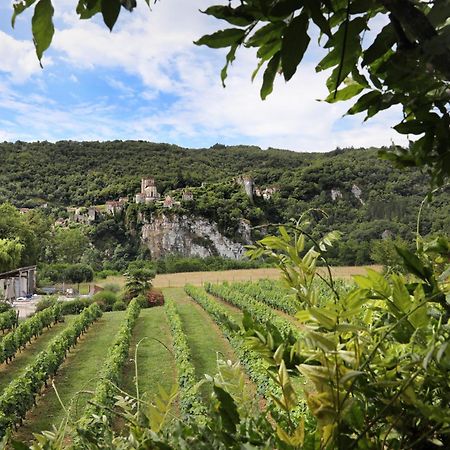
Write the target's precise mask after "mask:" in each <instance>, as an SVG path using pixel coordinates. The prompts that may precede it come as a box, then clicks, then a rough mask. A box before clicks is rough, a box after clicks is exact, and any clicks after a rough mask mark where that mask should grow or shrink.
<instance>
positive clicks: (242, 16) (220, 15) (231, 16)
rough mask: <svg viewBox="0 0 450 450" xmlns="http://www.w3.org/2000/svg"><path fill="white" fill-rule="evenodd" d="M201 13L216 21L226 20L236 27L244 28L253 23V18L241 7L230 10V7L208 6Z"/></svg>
mask: <svg viewBox="0 0 450 450" xmlns="http://www.w3.org/2000/svg"><path fill="white" fill-rule="evenodd" d="M201 12H202V13H204V14H207V15H208V16H213V17H215V18H216V19H222V20H226V21H227V22H228V23H231V24H232V25H237V26H238V27H245V26H247V25H250V24H251V23H253V22H254V21H255V18H254V17H253V16H252V15H251V14H249V13H248V11H246V10H245V8H244V7H243V6H238V7H237V8H232V7H231V6H223V5H216V6H210V7H209V8H207V9H206V10H205V11H201Z"/></svg>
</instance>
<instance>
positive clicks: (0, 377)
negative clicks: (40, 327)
mask: <svg viewBox="0 0 450 450" xmlns="http://www.w3.org/2000/svg"><path fill="white" fill-rule="evenodd" d="M74 317H75V316H66V317H65V322H63V323H57V324H56V325H54V326H53V327H52V328H50V329H49V330H45V331H44V332H43V333H42V334H41V335H40V336H38V337H37V339H35V340H34V341H32V342H31V344H28V346H27V347H26V348H25V350H22V352H19V353H17V355H16V357H15V358H14V359H13V360H12V362H11V363H9V364H2V365H1V366H0V392H1V391H3V389H5V387H6V386H8V384H9V383H11V381H12V380H13V379H14V378H17V377H18V376H19V375H20V374H21V373H22V372H23V371H24V370H25V368H26V367H27V366H28V365H29V364H30V363H31V362H32V361H33V360H34V358H35V357H36V355H37V354H38V353H40V352H41V351H42V350H44V349H45V348H46V347H47V345H48V344H49V342H50V341H51V340H52V339H53V338H54V337H55V336H56V335H57V334H59V333H60V332H61V331H62V330H63V329H64V328H65V327H66V326H67V325H68V324H69V323H70V322H71V321H72V320H73V318H74Z"/></svg>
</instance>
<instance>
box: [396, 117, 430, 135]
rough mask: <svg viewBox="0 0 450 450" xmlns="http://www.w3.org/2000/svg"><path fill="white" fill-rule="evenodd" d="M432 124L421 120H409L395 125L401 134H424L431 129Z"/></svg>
mask: <svg viewBox="0 0 450 450" xmlns="http://www.w3.org/2000/svg"><path fill="white" fill-rule="evenodd" d="M429 127H430V125H429V124H426V123H423V122H420V121H419V120H409V121H407V122H402V123H399V124H398V125H396V126H395V127H394V130H396V131H397V132H398V133H400V134H422V133H425V132H426V131H427V130H428V129H429Z"/></svg>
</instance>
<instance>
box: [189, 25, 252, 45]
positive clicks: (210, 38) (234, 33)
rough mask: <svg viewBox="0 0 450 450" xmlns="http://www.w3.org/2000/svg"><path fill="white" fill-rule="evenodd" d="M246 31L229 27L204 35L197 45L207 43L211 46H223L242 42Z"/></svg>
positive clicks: (196, 42)
mask: <svg viewBox="0 0 450 450" xmlns="http://www.w3.org/2000/svg"><path fill="white" fill-rule="evenodd" d="M244 36H245V31H244V30H241V29H239V28H227V29H226V30H220V31H216V32H215V33H213V34H207V35H205V36H202V37H201V38H200V39H199V40H198V41H195V42H194V44H195V45H206V46H208V47H210V48H223V47H230V46H233V45H236V44H240V43H241V42H242V40H243V39H244Z"/></svg>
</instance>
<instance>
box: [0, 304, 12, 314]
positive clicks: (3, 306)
mask: <svg viewBox="0 0 450 450" xmlns="http://www.w3.org/2000/svg"><path fill="white" fill-rule="evenodd" d="M11 308H12V306H11V305H10V304H9V303H7V302H0V313H2V312H6V311H9V310H10V309H11Z"/></svg>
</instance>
